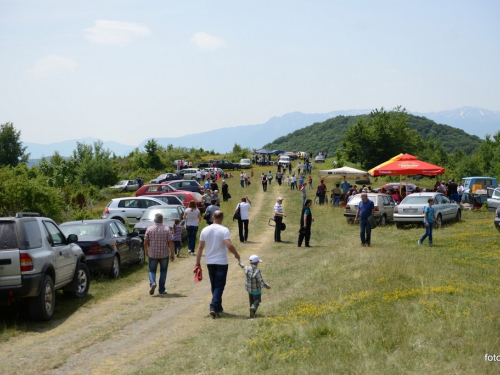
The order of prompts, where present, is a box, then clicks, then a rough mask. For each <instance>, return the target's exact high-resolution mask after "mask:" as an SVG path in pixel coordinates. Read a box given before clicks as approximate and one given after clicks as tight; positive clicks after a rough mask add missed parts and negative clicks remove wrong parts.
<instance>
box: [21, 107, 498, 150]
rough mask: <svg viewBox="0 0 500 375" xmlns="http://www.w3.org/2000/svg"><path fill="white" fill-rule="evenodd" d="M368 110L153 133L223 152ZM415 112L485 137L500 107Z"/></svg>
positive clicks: (60, 146) (61, 145)
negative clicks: (199, 130) (195, 131)
mask: <svg viewBox="0 0 500 375" xmlns="http://www.w3.org/2000/svg"><path fill="white" fill-rule="evenodd" d="M370 112H371V110H369V109H361V110H346V111H332V112H328V113H301V112H292V113H287V114H285V115H283V116H276V117H272V118H271V119H269V120H268V121H266V122H265V123H263V124H256V125H244V126H235V127H230V128H221V129H216V130H211V131H207V132H204V133H198V134H189V135H185V136H182V137H177V138H161V137H155V140H156V141H157V142H158V144H160V145H161V146H165V147H166V146H167V145H169V144H172V145H174V146H175V147H187V148H191V147H194V148H200V147H201V148H203V149H206V150H212V149H213V150H214V151H216V152H220V153H225V152H229V151H231V150H232V148H233V146H234V144H235V143H237V144H239V145H240V146H242V147H246V148H249V149H258V148H261V147H262V146H263V145H264V144H269V143H274V142H275V140H276V139H278V138H280V137H282V136H286V135H287V134H290V133H292V132H294V131H296V130H299V129H302V128H304V127H305V126H308V125H311V124H314V123H321V122H324V121H326V120H328V119H330V118H335V117H337V116H347V117H349V116H356V115H361V114H368V113H370ZM409 113H410V114H414V115H416V116H420V117H422V116H425V117H427V118H429V119H432V120H434V121H436V122H437V123H444V124H448V125H451V126H455V127H459V128H460V129H464V130H466V132H467V133H469V134H475V135H477V136H480V137H484V136H485V135H486V134H494V133H495V132H496V131H498V130H499V129H500V111H497V112H495V111H489V110H486V109H482V108H476V107H463V108H459V109H455V110H450V111H441V112H433V113H417V112H414V113H412V112H409ZM96 140H97V139H96V138H84V139H74V140H68V141H65V142H58V143H51V144H46V145H44V144H37V143H24V145H25V146H27V147H28V149H27V152H29V153H31V155H30V157H31V158H33V159H39V158H41V157H42V156H51V155H53V154H54V151H59V153H60V154H61V156H70V155H72V153H73V150H74V149H76V143H77V142H83V143H87V144H92V143H93V142H94V141H96ZM148 140H149V139H146V140H144V141H142V143H140V144H138V145H124V144H120V143H117V142H104V147H105V148H109V149H110V150H111V151H113V152H114V153H115V154H116V155H117V156H126V155H128V154H129V153H130V152H132V151H133V150H134V149H135V148H136V147H139V149H140V150H144V145H145V144H146V143H147V141H148Z"/></svg>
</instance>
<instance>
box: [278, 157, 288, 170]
mask: <svg viewBox="0 0 500 375" xmlns="http://www.w3.org/2000/svg"><path fill="white" fill-rule="evenodd" d="M278 164H280V165H282V166H283V168H288V164H290V156H288V155H281V156H280V158H279V160H278Z"/></svg>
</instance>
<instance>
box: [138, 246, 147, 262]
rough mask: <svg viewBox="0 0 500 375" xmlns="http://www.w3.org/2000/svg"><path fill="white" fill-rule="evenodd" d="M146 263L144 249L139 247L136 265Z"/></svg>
mask: <svg viewBox="0 0 500 375" xmlns="http://www.w3.org/2000/svg"><path fill="white" fill-rule="evenodd" d="M145 261H146V253H145V252H144V247H143V246H142V245H141V246H140V247H139V259H138V261H137V264H144V262H145Z"/></svg>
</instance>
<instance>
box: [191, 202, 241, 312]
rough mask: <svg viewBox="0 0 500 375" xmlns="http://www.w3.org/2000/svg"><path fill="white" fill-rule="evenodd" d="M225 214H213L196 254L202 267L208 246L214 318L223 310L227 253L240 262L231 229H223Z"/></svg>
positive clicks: (206, 257)
mask: <svg viewBox="0 0 500 375" xmlns="http://www.w3.org/2000/svg"><path fill="white" fill-rule="evenodd" d="M222 220H224V213H223V212H222V211H215V212H214V214H213V224H212V225H210V226H208V227H205V228H203V230H202V231H201V234H200V244H199V246H198V252H197V253H196V265H197V266H199V265H200V261H201V256H202V254H203V250H204V248H205V246H206V248H207V251H206V255H205V260H206V262H207V268H208V275H209V277H210V284H211V286H212V302H211V303H210V315H211V316H212V318H214V319H215V318H218V317H220V313H221V312H222V311H224V310H223V308H222V293H223V292H224V287H225V286H226V278H227V270H228V267H229V266H228V260H227V251H228V250H229V251H230V252H231V253H233V254H234V257H235V258H236V259H238V261H239V260H240V254H238V252H237V251H236V248H235V247H234V245H233V243H232V242H231V235H230V233H229V229H227V228H226V227H223V226H222V225H221V224H222Z"/></svg>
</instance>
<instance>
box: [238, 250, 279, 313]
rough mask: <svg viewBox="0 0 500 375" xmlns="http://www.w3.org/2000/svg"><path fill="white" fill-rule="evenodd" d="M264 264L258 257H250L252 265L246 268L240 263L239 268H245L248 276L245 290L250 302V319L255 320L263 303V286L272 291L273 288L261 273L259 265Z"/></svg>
mask: <svg viewBox="0 0 500 375" xmlns="http://www.w3.org/2000/svg"><path fill="white" fill-rule="evenodd" d="M260 262H262V260H260V258H259V257H258V255H252V256H251V257H250V265H249V266H244V265H243V264H241V263H240V262H238V264H239V266H240V267H241V268H243V270H244V271H245V275H246V281H245V289H246V290H247V292H248V300H249V302H250V318H255V313H256V311H257V309H258V308H259V304H260V302H261V294H262V286H265V287H266V288H267V289H271V286H270V285H269V284H267V283H266V282H265V281H264V279H263V278H262V275H261V273H260V270H259V268H258V267H257V264H259V263H260Z"/></svg>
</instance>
